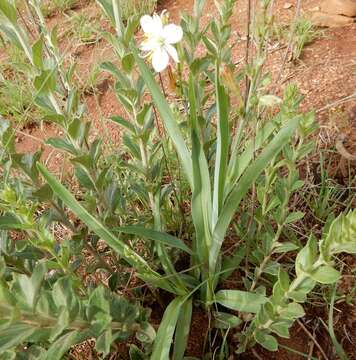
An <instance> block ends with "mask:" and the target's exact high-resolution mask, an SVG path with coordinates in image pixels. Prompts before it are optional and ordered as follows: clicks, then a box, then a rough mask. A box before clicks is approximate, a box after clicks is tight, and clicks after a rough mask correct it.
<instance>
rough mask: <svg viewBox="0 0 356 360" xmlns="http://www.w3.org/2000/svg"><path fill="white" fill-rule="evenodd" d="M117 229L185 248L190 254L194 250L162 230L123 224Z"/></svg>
mask: <svg viewBox="0 0 356 360" xmlns="http://www.w3.org/2000/svg"><path fill="white" fill-rule="evenodd" d="M115 230H117V231H120V232H123V233H125V234H131V235H137V236H141V237H144V238H147V239H151V240H154V241H157V242H159V243H162V244H164V245H168V246H171V247H174V248H177V249H180V250H183V251H185V252H186V253H188V254H192V250H190V249H189V247H188V246H187V245H185V243H184V242H183V241H182V240H180V239H178V238H177V237H175V236H172V235H169V234H167V233H164V232H161V231H156V230H152V229H147V228H145V227H143V226H139V225H132V226H121V227H118V228H115Z"/></svg>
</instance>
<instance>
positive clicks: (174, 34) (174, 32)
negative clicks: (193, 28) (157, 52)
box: [162, 24, 183, 44]
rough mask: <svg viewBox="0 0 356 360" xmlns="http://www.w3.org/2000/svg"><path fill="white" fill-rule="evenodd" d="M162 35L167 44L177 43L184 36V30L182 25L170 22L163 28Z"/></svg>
mask: <svg viewBox="0 0 356 360" xmlns="http://www.w3.org/2000/svg"><path fill="white" fill-rule="evenodd" d="M162 36H163V37H164V39H165V42H166V44H176V43H177V42H179V41H181V40H182V38H183V30H182V28H181V27H180V26H177V25H174V24H169V25H166V26H165V27H164V28H163V33H162Z"/></svg>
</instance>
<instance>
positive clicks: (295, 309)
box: [281, 302, 305, 319]
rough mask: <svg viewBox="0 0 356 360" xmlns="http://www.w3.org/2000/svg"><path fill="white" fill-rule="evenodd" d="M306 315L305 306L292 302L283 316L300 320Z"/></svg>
mask: <svg viewBox="0 0 356 360" xmlns="http://www.w3.org/2000/svg"><path fill="white" fill-rule="evenodd" d="M304 315H305V311H304V309H303V306H302V305H300V304H298V303H295V302H292V303H289V304H288V305H287V306H286V307H285V308H283V309H282V312H281V316H282V317H284V318H286V319H298V318H301V317H303V316H304Z"/></svg>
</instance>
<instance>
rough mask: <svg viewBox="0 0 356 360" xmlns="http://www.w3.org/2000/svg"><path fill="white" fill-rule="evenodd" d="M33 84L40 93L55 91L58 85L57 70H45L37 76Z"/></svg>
mask: <svg viewBox="0 0 356 360" xmlns="http://www.w3.org/2000/svg"><path fill="white" fill-rule="evenodd" d="M33 84H34V86H35V88H36V90H37V91H38V93H40V94H42V93H43V94H49V93H52V92H54V91H55V89H56V85H57V81H56V72H55V70H54V69H53V70H43V71H42V72H41V74H40V75H39V76H37V77H36V78H35V80H34V83H33Z"/></svg>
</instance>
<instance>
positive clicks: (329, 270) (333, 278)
mask: <svg viewBox="0 0 356 360" xmlns="http://www.w3.org/2000/svg"><path fill="white" fill-rule="evenodd" d="M310 277H311V278H312V279H313V280H315V281H317V282H319V283H321V284H333V283H335V282H337V281H338V280H339V279H340V277H341V274H340V272H339V271H337V270H336V269H334V268H333V267H332V266H329V265H323V266H320V267H318V269H317V270H315V271H313V272H311V273H310Z"/></svg>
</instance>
